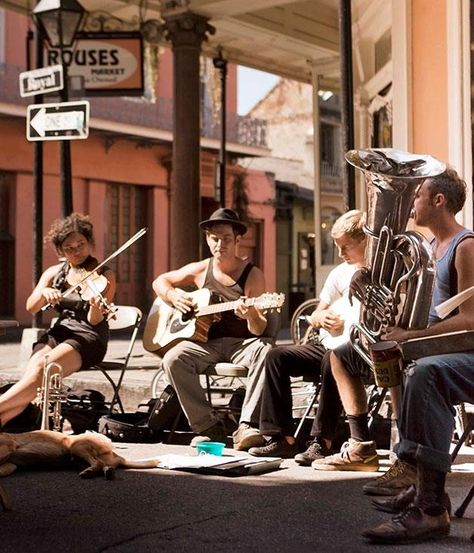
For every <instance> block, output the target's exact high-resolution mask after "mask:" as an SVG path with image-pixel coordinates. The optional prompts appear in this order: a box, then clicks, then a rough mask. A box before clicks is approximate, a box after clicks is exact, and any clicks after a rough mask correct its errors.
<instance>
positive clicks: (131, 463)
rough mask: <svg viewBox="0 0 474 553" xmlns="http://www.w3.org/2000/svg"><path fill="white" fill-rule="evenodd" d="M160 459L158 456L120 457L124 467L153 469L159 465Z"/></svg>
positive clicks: (121, 464)
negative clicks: (133, 458) (140, 457)
mask: <svg viewBox="0 0 474 553" xmlns="http://www.w3.org/2000/svg"><path fill="white" fill-rule="evenodd" d="M159 464H160V461H159V460H158V459H157V458H156V457H152V458H149V459H137V460H131V459H125V458H124V457H120V466H121V467H122V468H124V469H151V468H156V467H157V466H159Z"/></svg>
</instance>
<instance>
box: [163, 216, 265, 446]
mask: <svg viewBox="0 0 474 553" xmlns="http://www.w3.org/2000/svg"><path fill="white" fill-rule="evenodd" d="M199 226H200V227H201V228H202V229H203V230H204V232H205V234H206V241H207V244H208V246H209V249H210V251H211V254H212V257H211V258H208V259H204V260H203V261H197V262H194V263H189V264H187V265H185V266H184V267H181V268H180V269H177V270H174V271H169V272H167V273H164V274H162V275H160V276H159V277H158V278H156V280H155V281H154V282H153V289H154V291H155V292H156V294H157V295H158V296H160V297H161V298H162V299H163V300H164V301H166V302H167V303H168V304H170V305H172V306H173V307H174V308H176V309H178V310H179V311H181V312H183V313H188V312H190V311H192V309H193V307H194V304H193V298H192V297H191V296H189V294H187V293H185V292H183V290H181V289H180V288H181V287H185V288H187V289H189V288H190V287H191V288H207V289H209V290H210V291H211V292H213V294H215V295H217V296H218V297H219V299H220V300H221V301H237V302H238V303H237V308H236V309H235V310H234V311H224V312H223V313H222V314H221V315H222V316H221V319H220V320H219V321H217V322H215V323H214V324H213V325H212V326H211V327H210V329H209V336H208V338H209V340H208V341H207V342H206V343H198V342H192V341H190V340H185V341H181V342H179V343H178V344H176V345H175V346H173V347H172V348H171V349H170V350H169V351H168V352H167V353H166V354H165V356H164V357H163V367H164V369H165V371H166V373H167V375H168V377H169V379H170V381H171V383H172V385H173V387H174V388H175V390H176V393H177V394H178V397H179V400H180V402H181V406H182V408H183V411H184V412H185V414H186V416H187V418H188V421H189V424H190V425H191V428H192V429H193V430H194V431H195V432H196V433H197V434H198V436H196V437H195V438H194V439H193V441H192V442H191V445H196V443H198V442H199V441H208V440H216V441H224V442H225V438H226V430H225V428H224V425H223V424H222V422H221V421H220V419H219V418H218V416H217V415H216V413H215V412H214V411H213V409H212V407H211V406H210V405H209V402H208V400H207V398H206V395H205V392H204V390H203V388H202V386H201V384H200V379H199V375H200V374H202V373H203V372H204V371H205V369H206V368H207V367H208V366H209V365H210V364H214V363H218V362H232V363H235V364H238V365H244V366H246V367H248V368H249V376H248V381H247V388H246V393H245V398H244V402H243V406H242V414H241V419H240V425H239V428H238V429H237V430H236V431H235V432H234V435H233V439H234V447H235V448H236V449H240V450H247V449H249V448H250V447H256V446H260V445H263V437H262V436H261V434H260V432H259V431H258V422H259V411H260V398H261V392H262V388H263V380H264V371H263V365H264V360H265V356H266V354H267V352H268V351H269V349H270V348H271V343H270V340H269V339H265V338H263V337H261V336H262V334H263V332H264V331H265V328H266V325H267V320H266V318H265V316H264V315H263V313H262V312H261V311H259V310H258V309H256V308H255V307H253V306H246V305H245V303H244V302H243V301H238V300H239V299H240V298H241V297H242V296H247V297H257V296H259V295H261V294H262V293H264V292H265V279H264V276H263V273H262V271H261V270H260V269H259V268H257V267H255V266H254V265H253V264H252V263H251V262H249V261H248V260H246V259H242V258H241V257H239V256H238V255H237V246H238V244H239V241H240V237H241V236H242V235H243V234H245V232H246V231H247V227H246V225H245V224H244V223H243V222H242V221H241V220H240V219H239V217H238V215H237V213H235V211H233V210H232V209H228V208H221V209H217V210H216V211H215V212H214V213H213V214H212V215H211V217H210V218H209V219H207V220H206V221H202V222H201V223H200V225H199Z"/></svg>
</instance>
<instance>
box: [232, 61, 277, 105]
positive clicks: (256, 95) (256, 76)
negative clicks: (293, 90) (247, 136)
mask: <svg viewBox="0 0 474 553" xmlns="http://www.w3.org/2000/svg"><path fill="white" fill-rule="evenodd" d="M278 79H279V77H278V76H277V75H273V74H271V73H264V72H263V71H257V70H256V69H251V68H250V67H243V66H242V65H239V66H238V67H237V113H238V114H239V115H245V114H247V113H248V112H249V110H250V109H252V108H253V106H254V105H255V104H256V103H257V102H258V101H259V100H261V99H262V98H263V97H264V96H265V95H266V94H267V92H269V91H270V90H271V89H272V88H273V86H274V85H275V84H276V82H277V81H278Z"/></svg>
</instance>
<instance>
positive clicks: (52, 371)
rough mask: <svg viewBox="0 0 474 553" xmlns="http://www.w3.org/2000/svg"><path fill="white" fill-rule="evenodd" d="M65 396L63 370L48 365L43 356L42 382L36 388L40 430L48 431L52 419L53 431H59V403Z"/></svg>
mask: <svg viewBox="0 0 474 553" xmlns="http://www.w3.org/2000/svg"><path fill="white" fill-rule="evenodd" d="M65 399H66V396H65V394H64V391H63V368H62V367H61V365H59V364H58V363H48V355H45V356H44V370H43V382H42V385H41V388H38V396H37V402H38V404H39V406H40V408H41V412H42V414H41V430H49V418H50V417H52V419H53V430H55V431H56V432H60V430H61V403H62V402H63V401H65Z"/></svg>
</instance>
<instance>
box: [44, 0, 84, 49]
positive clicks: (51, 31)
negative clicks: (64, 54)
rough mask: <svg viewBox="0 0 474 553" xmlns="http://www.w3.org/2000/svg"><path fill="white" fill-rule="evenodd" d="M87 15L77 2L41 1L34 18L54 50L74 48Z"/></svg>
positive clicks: (63, 0) (66, 0)
mask: <svg viewBox="0 0 474 553" xmlns="http://www.w3.org/2000/svg"><path fill="white" fill-rule="evenodd" d="M85 15H86V10H85V9H84V8H83V7H82V6H81V4H79V2H77V0H40V2H38V4H37V5H36V7H35V9H34V10H33V17H34V18H35V20H36V22H37V23H38V25H39V27H40V29H41V31H42V33H43V35H44V36H45V37H47V38H48V41H49V43H50V44H51V46H52V47H53V48H61V49H62V48H65V47H66V48H67V47H68V46H72V43H73V42H74V39H75V37H76V33H77V31H78V30H79V28H80V26H81V24H82V21H83V19H84V17H85Z"/></svg>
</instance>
